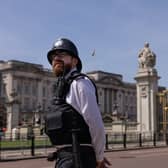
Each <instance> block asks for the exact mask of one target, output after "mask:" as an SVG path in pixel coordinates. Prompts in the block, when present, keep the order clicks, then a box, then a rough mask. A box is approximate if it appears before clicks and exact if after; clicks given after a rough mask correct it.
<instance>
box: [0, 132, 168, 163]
mask: <svg viewBox="0 0 168 168" xmlns="http://www.w3.org/2000/svg"><path fill="white" fill-rule="evenodd" d="M156 146H157V147H159V146H165V147H166V146H168V134H160V133H153V134H152V133H127V134H123V133H108V134H106V150H118V149H130V148H131V149H133V148H142V147H156ZM53 151H55V147H54V146H52V144H51V143H50V141H49V138H48V137H47V136H46V135H41V136H35V135H34V134H30V135H27V134H20V135H17V136H15V137H14V138H12V137H11V136H10V135H9V136H8V135H1V136H0V160H5V159H9V158H10V159H12V158H25V157H30V156H31V157H32V156H46V155H48V153H50V152H53Z"/></svg>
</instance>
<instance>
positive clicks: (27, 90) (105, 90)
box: [0, 60, 137, 132]
mask: <svg viewBox="0 0 168 168" xmlns="http://www.w3.org/2000/svg"><path fill="white" fill-rule="evenodd" d="M0 73H1V85H0V86H1V87H0V88H1V92H0V93H1V96H2V97H5V106H6V115H7V125H6V127H7V130H8V131H9V132H10V131H11V130H12V129H13V128H16V127H17V126H18V125H22V124H32V123H33V122H36V121H39V120H40V121H41V122H42V121H43V116H44V113H45V112H46V111H47V109H48V106H49V103H50V100H51V96H52V85H53V82H54V80H55V77H54V76H53V73H52V72H51V70H49V69H45V68H44V67H43V66H42V65H39V64H33V63H28V62H21V61H16V60H9V61H0ZM87 75H88V76H89V77H90V78H91V79H92V80H93V81H94V82H95V84H96V86H97V91H98V99H99V106H100V111H101V113H102V117H103V120H104V121H105V122H112V121H113V120H115V118H116V119H120V118H121V117H123V116H124V117H127V118H128V119H129V120H130V121H136V108H137V105H136V84H135V83H128V82H124V81H123V77H122V75H120V74H115V73H109V72H103V71H92V72H88V73H87ZM113 118H114V119H113Z"/></svg>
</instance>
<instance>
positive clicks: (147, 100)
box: [135, 68, 159, 132]
mask: <svg viewBox="0 0 168 168" xmlns="http://www.w3.org/2000/svg"><path fill="white" fill-rule="evenodd" d="M158 79H159V77H158V75H157V71H156V69H154V68H144V69H139V71H138V73H137V74H136V77H135V80H136V81H137V84H136V86H137V122H138V126H137V129H138V131H139V132H155V131H156V129H157V120H156V94H157V92H158Z"/></svg>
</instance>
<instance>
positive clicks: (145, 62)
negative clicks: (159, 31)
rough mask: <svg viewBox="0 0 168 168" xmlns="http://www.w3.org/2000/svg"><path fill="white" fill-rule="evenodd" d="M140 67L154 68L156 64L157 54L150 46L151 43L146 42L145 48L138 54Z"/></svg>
mask: <svg viewBox="0 0 168 168" xmlns="http://www.w3.org/2000/svg"><path fill="white" fill-rule="evenodd" d="M138 62H139V68H153V67H154V66H155V64H156V55H155V54H154V52H152V51H151V49H150V48H149V43H145V45H144V48H143V49H141V50H140V52H139V54H138Z"/></svg>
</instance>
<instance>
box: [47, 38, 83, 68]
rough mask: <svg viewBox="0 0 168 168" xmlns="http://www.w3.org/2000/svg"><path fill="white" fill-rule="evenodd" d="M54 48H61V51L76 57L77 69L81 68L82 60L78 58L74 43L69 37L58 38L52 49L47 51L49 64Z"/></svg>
mask: <svg viewBox="0 0 168 168" xmlns="http://www.w3.org/2000/svg"><path fill="white" fill-rule="evenodd" d="M56 50H63V51H66V52H68V53H69V54H70V55H71V56H73V57H75V58H77V59H78V64H77V69H78V71H81V69H82V62H81V60H80V58H79V55H78V50H77V48H76V46H75V44H74V43H73V42H72V41H70V40H69V39H65V38H60V39H58V40H57V41H56V42H55V43H54V45H53V47H52V49H51V50H50V51H49V52H48V53H47V58H48V61H49V63H50V64H52V57H51V55H52V53H53V52H54V51H56Z"/></svg>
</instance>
